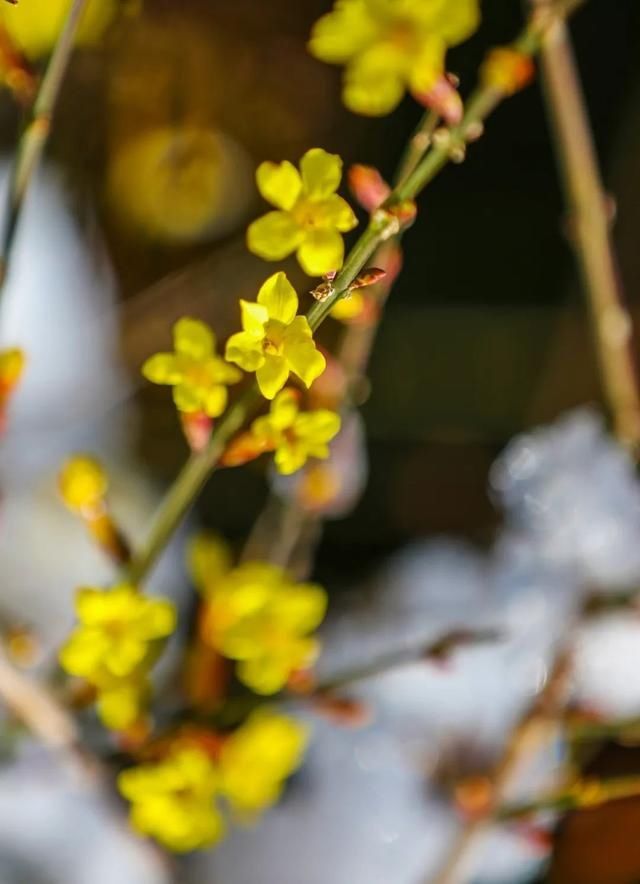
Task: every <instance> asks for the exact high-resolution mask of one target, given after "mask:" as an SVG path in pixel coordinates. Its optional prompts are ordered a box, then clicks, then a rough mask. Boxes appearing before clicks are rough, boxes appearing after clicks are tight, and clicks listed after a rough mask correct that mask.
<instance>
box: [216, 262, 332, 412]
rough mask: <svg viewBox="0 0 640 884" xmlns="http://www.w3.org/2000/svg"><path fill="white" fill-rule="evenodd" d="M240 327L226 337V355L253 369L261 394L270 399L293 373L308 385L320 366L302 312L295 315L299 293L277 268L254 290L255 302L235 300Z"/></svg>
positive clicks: (323, 364)
mask: <svg viewBox="0 0 640 884" xmlns="http://www.w3.org/2000/svg"><path fill="white" fill-rule="evenodd" d="M240 309H241V311H242V328H243V331H241V332H238V333H237V334H235V335H232V336H231V337H230V338H229V340H228V341H227V347H226V352H225V356H226V358H227V359H228V360H229V362H234V363H235V364H236V365H239V366H240V368H241V369H243V371H255V373H256V380H257V381H258V386H259V387H260V391H261V393H262V395H263V396H265V398H267V399H273V397H274V396H275V395H276V393H277V392H278V391H279V390H281V389H282V388H283V387H284V385H285V384H286V382H287V379H288V377H289V373H290V372H293V373H294V374H295V375H297V376H298V377H299V378H300V380H301V381H302V382H303V383H304V384H305V385H306V386H307V387H310V386H311V384H312V383H313V382H314V381H315V380H316V378H318V377H319V376H320V375H321V374H322V372H323V371H324V370H325V367H326V361H325V358H324V356H323V355H322V353H320V352H318V350H317V349H316V345H315V343H314V341H313V335H312V332H311V328H310V326H309V323H308V321H307V318H306V317H305V316H297V315H296V314H297V312H298V295H297V294H296V292H295V289H294V288H293V286H292V285H291V283H290V282H289V280H288V279H287V277H286V275H285V274H284V273H282V272H280V273H275V274H274V275H273V276H270V277H269V279H267V281H266V282H265V283H264V284H263V286H262V288H261V289H260V291H259V292H258V299H257V302H255V303H254V302H249V301H242V300H241V301H240Z"/></svg>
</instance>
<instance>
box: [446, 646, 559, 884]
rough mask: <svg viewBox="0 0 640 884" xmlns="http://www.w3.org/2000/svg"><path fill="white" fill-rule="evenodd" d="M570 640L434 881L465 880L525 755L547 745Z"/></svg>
mask: <svg viewBox="0 0 640 884" xmlns="http://www.w3.org/2000/svg"><path fill="white" fill-rule="evenodd" d="M570 647H571V642H570V641H569V642H568V643H567V645H566V646H565V647H563V648H562V649H561V650H560V651H559V653H558V655H557V656H556V660H555V662H554V665H553V668H552V670H551V672H550V674H549V677H548V678H547V682H546V685H545V688H544V690H543V691H542V693H541V694H540V695H539V696H538V698H537V699H536V701H535V703H534V705H533V706H532V708H531V709H530V710H529V711H528V712H527V713H526V714H525V715H524V716H523V717H522V718H521V720H520V721H519V722H518V724H517V725H516V727H515V728H514V730H513V731H512V732H511V734H510V735H509V738H508V740H507V745H506V747H505V749H504V751H503V753H502V757H501V758H500V760H499V761H498V764H497V765H496V767H495V768H494V770H493V772H492V774H491V801H490V802H489V803H488V804H487V806H486V808H485V810H484V812H482V813H480V814H478V815H477V816H476V817H474V818H472V819H471V820H469V822H467V823H466V824H465V825H464V826H463V827H462V829H461V830H460V832H459V834H458V836H457V838H456V839H455V840H454V842H453V845H452V846H451V849H450V851H449V853H448V854H447V856H446V857H445V860H444V862H443V864H442V865H441V867H440V869H439V870H438V872H437V873H436V875H435V877H433V878H431V877H430V878H429V881H430V884H458V882H460V881H462V880H464V876H465V873H466V871H467V863H468V861H469V857H470V854H471V852H472V850H473V849H474V848H475V847H476V845H477V844H478V843H479V842H480V841H481V840H482V839H483V838H484V836H485V835H486V833H487V831H488V830H489V828H490V827H491V825H492V824H493V821H494V814H495V813H497V809H498V808H499V807H500V806H501V805H502V804H503V802H504V795H505V792H506V790H507V788H508V787H509V785H510V784H511V782H512V780H513V778H514V776H515V775H516V774H517V773H518V771H519V770H520V767H521V765H522V763H523V761H524V759H525V758H528V757H531V755H532V754H533V753H535V752H536V751H538V750H539V749H540V748H541V747H542V746H544V745H546V744H547V743H548V741H549V739H550V737H551V735H552V734H553V733H554V732H555V730H556V727H557V719H558V714H559V712H560V711H561V710H562V708H563V707H564V703H565V697H566V691H567V682H568V677H569V673H570V667H569V665H568V655H569V650H568V648H570Z"/></svg>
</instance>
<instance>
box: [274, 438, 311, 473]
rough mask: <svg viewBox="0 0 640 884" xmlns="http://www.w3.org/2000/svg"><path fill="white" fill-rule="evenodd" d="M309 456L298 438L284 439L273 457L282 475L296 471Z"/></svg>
mask: <svg viewBox="0 0 640 884" xmlns="http://www.w3.org/2000/svg"><path fill="white" fill-rule="evenodd" d="M308 457H309V454H308V451H307V448H306V446H305V445H303V444H302V443H300V442H299V441H298V440H294V441H289V440H287V439H285V440H284V441H283V442H282V444H281V445H279V446H278V449H277V451H276V453H275V456H274V458H273V462H274V464H275V465H276V469H277V470H278V472H279V473H281V474H282V475H283V476H290V475H291V474H292V473H297V472H298V470H300V469H302V467H303V466H304V465H305V464H306V462H307V459H308Z"/></svg>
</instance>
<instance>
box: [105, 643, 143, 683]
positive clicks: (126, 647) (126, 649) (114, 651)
mask: <svg viewBox="0 0 640 884" xmlns="http://www.w3.org/2000/svg"><path fill="white" fill-rule="evenodd" d="M148 650H149V646H148V644H147V642H144V641H141V640H140V639H138V638H134V637H133V636H131V637H127V638H121V639H120V640H118V641H115V642H114V643H113V646H112V647H111V648H110V649H109V651H108V653H107V654H105V658H104V665H105V667H106V669H107V670H108V671H109V672H110V673H112V674H113V675H115V676H116V677H117V678H123V677H124V676H126V675H130V674H131V673H132V672H133V671H134V670H135V669H136V668H137V667H138V666H139V665H140V664H141V663H142V661H143V660H144V659H145V657H146V656H147V652H148Z"/></svg>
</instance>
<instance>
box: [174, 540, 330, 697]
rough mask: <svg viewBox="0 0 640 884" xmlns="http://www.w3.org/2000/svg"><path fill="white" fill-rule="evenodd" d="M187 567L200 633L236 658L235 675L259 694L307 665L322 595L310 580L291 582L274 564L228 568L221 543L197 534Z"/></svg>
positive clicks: (315, 651)
mask: <svg viewBox="0 0 640 884" xmlns="http://www.w3.org/2000/svg"><path fill="white" fill-rule="evenodd" d="M190 563H191V572H192V575H193V578H194V581H195V583H196V585H197V586H198V589H199V590H200V592H201V594H202V596H203V598H204V602H203V612H202V625H201V631H200V634H201V638H202V640H203V641H205V642H206V643H207V644H209V645H210V647H212V648H214V649H215V650H216V651H218V652H219V653H220V654H222V656H224V657H227V658H228V659H230V660H235V661H237V664H238V667H237V676H238V679H239V680H240V681H241V682H243V683H244V684H246V685H247V686H248V687H250V688H251V689H252V690H254V691H255V692H256V693H258V694H274V693H276V692H277V691H279V690H281V689H282V688H283V687H284V686H285V685H286V684H287V681H288V679H289V677H290V676H291V675H292V674H293V673H295V672H298V671H300V670H302V669H306V668H307V667H309V666H310V665H311V664H312V663H313V662H314V660H315V658H316V656H317V654H318V650H319V643H318V641H317V639H316V638H315V637H314V636H313V635H312V633H313V632H314V631H315V630H316V629H317V627H318V626H319V625H320V623H321V622H322V620H323V618H324V615H325V611H326V607H327V595H326V592H325V591H324V589H322V587H321V586H318V585H316V584H314V583H294V582H293V581H292V580H291V578H290V577H289V576H288V574H287V573H286V572H285V571H284V570H283V569H282V568H280V567H278V566H276V565H271V564H267V563H265V562H247V563H245V564H242V565H240V566H238V567H237V568H232V569H230V568H229V560H228V558H227V557H226V554H224V553H223V552H221V551H220V544H219V542H217V541H216V540H214V539H212V538H207V537H200V538H198V539H197V540H196V541H195V543H194V545H193V547H192V550H191V555H190Z"/></svg>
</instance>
